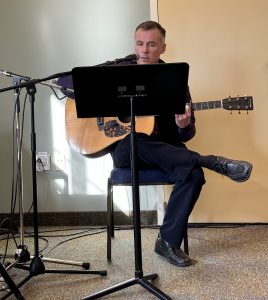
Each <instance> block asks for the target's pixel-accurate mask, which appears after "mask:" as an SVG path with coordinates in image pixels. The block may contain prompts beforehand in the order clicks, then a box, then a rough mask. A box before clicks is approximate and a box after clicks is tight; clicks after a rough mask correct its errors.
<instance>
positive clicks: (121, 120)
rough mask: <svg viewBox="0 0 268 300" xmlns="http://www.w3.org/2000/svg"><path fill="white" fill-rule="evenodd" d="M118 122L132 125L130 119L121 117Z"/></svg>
mask: <svg viewBox="0 0 268 300" xmlns="http://www.w3.org/2000/svg"><path fill="white" fill-rule="evenodd" d="M118 120H119V121H120V122H122V123H130V117H125V116H119V117H118Z"/></svg>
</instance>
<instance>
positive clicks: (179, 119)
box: [175, 104, 191, 128]
mask: <svg viewBox="0 0 268 300" xmlns="http://www.w3.org/2000/svg"><path fill="white" fill-rule="evenodd" d="M175 122H176V124H177V126H178V127H180V128H185V127H187V126H188V125H189V124H190V122H191V108H190V106H189V105H188V104H186V106H185V113H184V114H175Z"/></svg>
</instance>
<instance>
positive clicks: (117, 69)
mask: <svg viewBox="0 0 268 300" xmlns="http://www.w3.org/2000/svg"><path fill="white" fill-rule="evenodd" d="M188 74H189V65H188V64H187V63H166V64H148V65H107V66H93V67H76V68H74V69H73V70H72V77H73V85H74V94H75V101H76V109H77V116H78V118H91V117H111V116H128V117H129V116H130V117H131V132H130V135H131V145H130V147H131V169H132V197H133V227H134V247H135V277H134V278H133V279H129V280H126V281H124V282H122V283H119V284H117V285H115V286H112V287H110V288H107V289H105V290H102V291H100V292H97V293H95V294H92V295H90V296H87V297H85V298H83V299H97V298H100V297H103V296H106V295H108V294H111V293H114V292H116V291H119V290H122V289H124V288H127V287H130V286H132V285H134V284H140V285H141V286H142V287H144V288H145V289H147V290H148V291H149V292H151V293H152V294H154V295H155V296H156V297H158V298H159V299H165V300H168V299H171V298H170V297H169V296H168V295H166V294H165V293H163V292H162V291H161V290H160V289H158V288H157V287H155V286H154V285H153V284H152V283H150V282H149V280H153V279H155V278H156V277H157V274H150V275H147V276H144V275H143V269H142V250H141V226H140V199H139V180H138V172H137V168H136V160H137V144H136V131H135V116H149V115H160V114H161V115H163V114H168V115H170V114H180V113H184V111H185V101H186V95H187V90H188Z"/></svg>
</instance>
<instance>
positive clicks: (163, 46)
mask: <svg viewBox="0 0 268 300" xmlns="http://www.w3.org/2000/svg"><path fill="white" fill-rule="evenodd" d="M166 47H167V44H163V45H162V52H161V54H163V53H165V52H166Z"/></svg>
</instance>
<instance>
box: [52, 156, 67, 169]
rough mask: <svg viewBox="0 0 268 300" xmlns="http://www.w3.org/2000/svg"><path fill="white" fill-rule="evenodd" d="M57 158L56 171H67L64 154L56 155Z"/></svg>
mask: <svg viewBox="0 0 268 300" xmlns="http://www.w3.org/2000/svg"><path fill="white" fill-rule="evenodd" d="M54 157H55V169H56V170H60V171H65V156H64V154H58V153H56V154H55V155H54Z"/></svg>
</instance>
